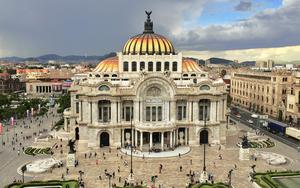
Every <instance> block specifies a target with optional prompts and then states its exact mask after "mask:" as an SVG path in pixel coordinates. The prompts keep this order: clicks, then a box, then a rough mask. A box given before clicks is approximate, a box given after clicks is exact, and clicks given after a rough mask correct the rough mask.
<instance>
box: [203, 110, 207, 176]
mask: <svg viewBox="0 0 300 188" xmlns="http://www.w3.org/2000/svg"><path fill="white" fill-rule="evenodd" d="M206 116H207V114H206V111H205V114H204V130H206ZM205 160H206V143H204V147H203V172H206V164H205Z"/></svg>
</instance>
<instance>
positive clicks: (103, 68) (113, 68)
mask: <svg viewBox="0 0 300 188" xmlns="http://www.w3.org/2000/svg"><path fill="white" fill-rule="evenodd" d="M118 71H119V59H118V57H117V56H114V57H110V58H107V59H104V60H103V61H101V62H100V63H99V64H98V65H97V67H96V68H95V69H94V72H118Z"/></svg>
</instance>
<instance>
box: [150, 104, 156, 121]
mask: <svg viewBox="0 0 300 188" xmlns="http://www.w3.org/2000/svg"><path fill="white" fill-rule="evenodd" d="M151 119H152V121H156V107H155V106H152V118H151Z"/></svg>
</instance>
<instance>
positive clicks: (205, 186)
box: [192, 182, 230, 188]
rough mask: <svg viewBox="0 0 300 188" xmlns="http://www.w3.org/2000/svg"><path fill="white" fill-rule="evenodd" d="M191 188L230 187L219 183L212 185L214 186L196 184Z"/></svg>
mask: <svg viewBox="0 0 300 188" xmlns="http://www.w3.org/2000/svg"><path fill="white" fill-rule="evenodd" d="M192 188H230V186H229V185H227V184H225V183H221V182H220V183H214V184H210V183H201V184H196V185H194V186H192Z"/></svg>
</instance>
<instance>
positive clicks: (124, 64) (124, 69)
mask: <svg viewBox="0 0 300 188" xmlns="http://www.w3.org/2000/svg"><path fill="white" fill-rule="evenodd" d="M123 71H124V72H128V62H127V61H125V62H124V63H123Z"/></svg>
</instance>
